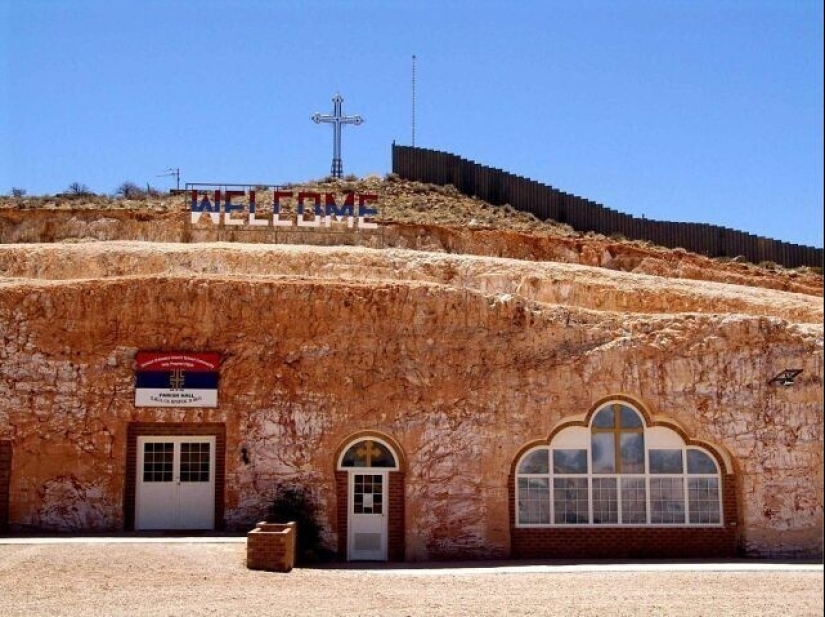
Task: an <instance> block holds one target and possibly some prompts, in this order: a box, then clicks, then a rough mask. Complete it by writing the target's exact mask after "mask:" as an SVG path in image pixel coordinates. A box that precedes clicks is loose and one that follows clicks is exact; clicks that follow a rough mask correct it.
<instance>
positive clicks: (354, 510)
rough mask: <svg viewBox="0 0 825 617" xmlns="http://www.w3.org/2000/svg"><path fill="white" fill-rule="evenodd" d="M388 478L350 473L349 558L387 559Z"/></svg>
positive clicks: (378, 474)
mask: <svg viewBox="0 0 825 617" xmlns="http://www.w3.org/2000/svg"><path fill="white" fill-rule="evenodd" d="M387 477H388V476H387V473H386V472H379V473H356V472H350V512H349V532H350V533H349V551H348V557H349V559H352V560H377V561H383V560H386V559H387V516H386V510H387Z"/></svg>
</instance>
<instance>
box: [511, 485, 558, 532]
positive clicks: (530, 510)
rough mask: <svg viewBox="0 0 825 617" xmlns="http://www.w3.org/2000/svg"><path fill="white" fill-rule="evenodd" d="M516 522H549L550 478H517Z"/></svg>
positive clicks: (525, 523) (542, 523) (532, 523)
mask: <svg viewBox="0 0 825 617" xmlns="http://www.w3.org/2000/svg"><path fill="white" fill-rule="evenodd" d="M518 522H519V523H521V524H522V525H548V524H550V480H548V479H547V478H519V479H518Z"/></svg>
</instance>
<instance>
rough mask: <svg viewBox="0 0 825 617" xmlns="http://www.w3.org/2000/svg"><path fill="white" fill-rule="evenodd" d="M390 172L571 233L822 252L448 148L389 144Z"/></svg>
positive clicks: (773, 256)
mask: <svg viewBox="0 0 825 617" xmlns="http://www.w3.org/2000/svg"><path fill="white" fill-rule="evenodd" d="M392 170H393V172H394V173H395V174H397V175H398V176H400V177H401V178H403V179H405V180H414V181H418V182H426V183H429V184H440V185H447V184H452V185H453V186H455V187H456V188H457V189H458V190H459V191H461V192H462V193H463V194H465V195H468V196H471V197H472V196H475V197H478V198H479V199H482V200H484V201H486V202H488V203H490V204H492V205H497V206H499V205H504V204H510V205H511V206H512V207H513V208H515V209H517V210H521V211H524V212H531V213H532V214H534V215H535V216H537V217H538V218H539V219H542V220H548V219H552V220H555V221H558V222H560V223H567V224H568V225H570V226H571V227H572V228H573V229H575V230H577V231H583V232H584V231H594V232H597V233H600V234H604V235H606V236H611V235H613V234H621V235H622V236H624V237H625V238H629V239H633V240H648V241H650V242H653V243H654V244H658V245H660V246H666V247H669V248H677V247H681V248H683V249H685V250H688V251H691V252H693V253H699V254H703V255H707V256H709V257H737V256H740V255H741V256H744V257H745V258H746V259H748V260H749V261H751V262H753V263H761V262H765V261H771V262H774V263H777V264H780V265H783V266H786V267H789V268H796V267H798V266H811V267H819V268H821V267H822V262H823V250H822V249H821V248H815V247H811V246H802V245H799V244H791V243H789V242H782V241H780V240H772V239H770V238H763V237H761V236H754V235H752V234H749V233H745V232H743V231H736V230H734V229H728V228H727V227H720V226H718V225H707V224H703V223H673V222H668V221H654V220H650V219H640V218H636V217H634V216H630V215H629V214H624V213H622V212H617V211H616V210H612V209H610V208H606V207H604V206H602V205H601V204H598V203H596V202H593V201H590V200H588V199H584V198H582V197H578V196H576V195H571V194H570V193H565V192H563V191H560V190H558V189H555V188H553V187H552V186H547V185H546V184H542V183H540V182H536V181H535V180H530V179H528V178H523V177H521V176H516V175H514V174H511V173H508V172H506V171H502V170H501V169H496V168H492V167H485V166H484V165H479V164H478V163H476V162H475V161H469V160H467V159H463V158H461V157H459V156H456V155H454V154H450V153H448V152H439V151H437V150H428V149H426V148H416V147H413V146H399V145H396V144H393V146H392Z"/></svg>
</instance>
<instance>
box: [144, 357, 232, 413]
mask: <svg viewBox="0 0 825 617" xmlns="http://www.w3.org/2000/svg"><path fill="white" fill-rule="evenodd" d="M220 359H221V358H220V354H217V353H211V352H209V353H189V352H158V351H139V352H138V353H137V356H135V364H136V368H135V407H217V406H218V370H219V367H220Z"/></svg>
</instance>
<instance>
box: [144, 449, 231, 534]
mask: <svg viewBox="0 0 825 617" xmlns="http://www.w3.org/2000/svg"><path fill="white" fill-rule="evenodd" d="M137 445H138V465H137V474H138V477H137V482H136V483H135V484H136V507H135V529H212V528H213V527H214V520H215V471H214V459H215V438H214V437H139V438H138V444H137Z"/></svg>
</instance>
